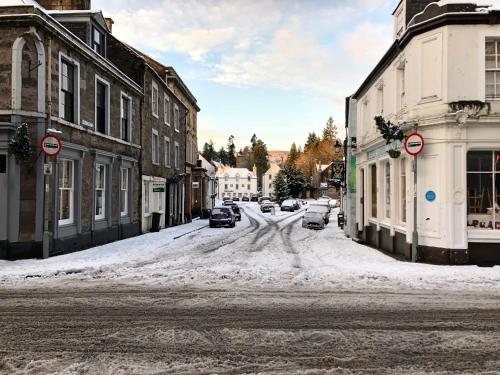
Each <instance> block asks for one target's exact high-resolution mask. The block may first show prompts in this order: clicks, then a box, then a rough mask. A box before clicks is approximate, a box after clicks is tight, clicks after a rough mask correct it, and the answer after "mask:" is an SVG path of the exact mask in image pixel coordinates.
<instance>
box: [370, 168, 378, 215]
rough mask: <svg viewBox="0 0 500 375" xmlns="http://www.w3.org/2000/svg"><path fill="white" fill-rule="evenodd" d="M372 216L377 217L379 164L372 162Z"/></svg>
mask: <svg viewBox="0 0 500 375" xmlns="http://www.w3.org/2000/svg"><path fill="white" fill-rule="evenodd" d="M371 185H372V186H371V198H372V207H371V217H374V218H376V217H377V166H376V165H375V164H372V166H371Z"/></svg>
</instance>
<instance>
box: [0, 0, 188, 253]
mask: <svg viewBox="0 0 500 375" xmlns="http://www.w3.org/2000/svg"><path fill="white" fill-rule="evenodd" d="M40 3H43V5H44V6H45V7H46V8H44V7H42V6H41V5H40V4H39V3H37V2H35V1H32V0H23V1H21V0H19V1H17V0H9V1H8V2H7V4H0V15H1V16H2V17H1V21H0V51H1V52H3V53H2V54H1V56H2V57H0V189H1V191H2V192H3V191H5V192H6V193H5V194H2V197H1V198H0V258H22V257H36V256H41V255H42V253H41V251H42V242H44V241H43V238H44V222H48V224H47V225H48V228H47V230H46V231H45V233H46V234H48V236H45V238H48V240H47V241H45V243H48V247H49V253H50V255H56V254H60V253H64V252H70V251H75V250H79V249H84V248H88V247H90V246H95V245H99V244H104V243H107V242H111V241H115V240H118V239H122V238H127V237H130V236H134V235H138V234H140V233H141V232H145V231H148V230H150V228H151V216H152V213H153V212H159V213H160V214H161V223H160V224H161V226H162V227H164V226H168V225H176V224H180V223H183V222H185V221H186V217H187V218H189V217H188V216H189V215H186V214H185V207H186V206H185V200H186V199H185V197H186V180H185V178H186V169H185V168H186V154H187V153H186V133H187V131H186V116H187V114H188V108H187V107H186V106H185V105H184V104H183V101H181V100H180V98H179V97H178V96H177V95H176V94H175V93H174V91H173V90H171V89H170V88H169V87H168V85H167V77H166V74H163V73H164V71H163V72H161V73H162V74H159V73H158V69H157V66H156V65H155V64H158V65H159V63H156V62H154V60H153V62H154V63H153V62H151V61H150V60H149V59H148V58H146V56H145V55H143V54H141V53H140V52H138V51H137V50H135V49H133V48H132V47H130V46H128V45H126V44H124V43H122V42H120V41H119V40H117V39H116V38H115V37H114V36H113V35H112V33H111V26H112V24H113V21H112V20H110V19H105V18H104V17H103V16H102V13H101V12H99V11H93V10H90V1H81V0H63V1H59V0H58V1H50V0H47V1H41V2H40ZM21 124H26V125H27V128H28V131H29V133H30V137H31V141H30V145H29V146H30V147H31V154H32V158H31V159H30V160H27V161H18V160H17V159H18V158H16V155H14V154H11V153H9V152H8V145H9V141H11V140H12V139H14V138H15V136H16V135H17V134H19V130H18V129H19V126H20V125H21ZM47 133H51V134H57V135H58V136H59V138H60V139H61V141H62V151H61V152H60V154H59V155H58V156H57V157H54V158H47V160H45V159H44V157H43V155H42V154H41V148H40V140H41V138H42V137H43V136H44V135H46V134H47ZM191 141H192V140H191ZM190 147H192V146H190ZM45 191H47V192H48V193H44V192H45ZM45 207H46V208H45ZM45 219H47V221H45Z"/></svg>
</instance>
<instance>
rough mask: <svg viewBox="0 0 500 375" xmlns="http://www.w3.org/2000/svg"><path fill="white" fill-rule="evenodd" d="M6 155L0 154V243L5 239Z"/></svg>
mask: <svg viewBox="0 0 500 375" xmlns="http://www.w3.org/2000/svg"><path fill="white" fill-rule="evenodd" d="M7 188H8V186H7V154H5V153H0V241H1V240H6V239H7V196H8V194H7V192H8V189H7Z"/></svg>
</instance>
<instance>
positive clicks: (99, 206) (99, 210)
mask: <svg viewBox="0 0 500 375" xmlns="http://www.w3.org/2000/svg"><path fill="white" fill-rule="evenodd" d="M103 213H104V205H103V191H102V190H97V191H96V205H95V214H96V216H97V215H102V214H103Z"/></svg>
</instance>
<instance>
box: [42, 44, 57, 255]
mask: <svg viewBox="0 0 500 375" xmlns="http://www.w3.org/2000/svg"><path fill="white" fill-rule="evenodd" d="M48 44H49V45H48V63H47V65H48V66H47V73H48V74H47V107H48V108H47V121H46V122H45V124H46V128H45V134H47V130H48V129H50V128H51V126H52V122H51V121H52V119H51V116H52V38H49V41H48ZM47 161H48V158H47V155H44V157H43V163H44V168H45V164H47ZM52 172H54V171H52ZM43 189H44V190H43V237H42V258H43V259H47V258H48V257H49V244H50V232H49V181H48V178H47V175H46V174H45V170H44V172H43ZM52 220H54V218H53V219H52Z"/></svg>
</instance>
